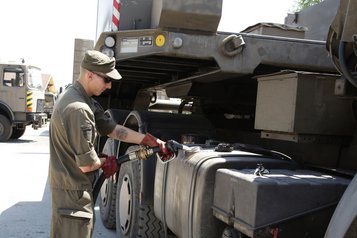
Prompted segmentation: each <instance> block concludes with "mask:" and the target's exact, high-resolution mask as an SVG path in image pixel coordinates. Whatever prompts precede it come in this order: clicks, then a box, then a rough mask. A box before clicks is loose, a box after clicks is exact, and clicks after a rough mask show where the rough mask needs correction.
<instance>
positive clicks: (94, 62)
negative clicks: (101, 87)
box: [81, 50, 121, 80]
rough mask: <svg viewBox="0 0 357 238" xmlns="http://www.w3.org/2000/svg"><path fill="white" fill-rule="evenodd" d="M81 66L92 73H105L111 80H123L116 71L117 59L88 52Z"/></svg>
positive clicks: (94, 51) (91, 51) (95, 52)
mask: <svg viewBox="0 0 357 238" xmlns="http://www.w3.org/2000/svg"><path fill="white" fill-rule="evenodd" d="M81 66H82V68H84V69H87V70H89V71H92V72H98V73H103V74H105V75H106V76H108V77H109V78H111V79H115V80H118V79H121V75H120V74H119V72H118V71H117V70H116V69H115V59H114V58H109V57H108V56H107V55H105V54H103V53H101V52H99V51H96V50H88V51H87V52H86V53H85V55H84V58H83V60H82V64H81Z"/></svg>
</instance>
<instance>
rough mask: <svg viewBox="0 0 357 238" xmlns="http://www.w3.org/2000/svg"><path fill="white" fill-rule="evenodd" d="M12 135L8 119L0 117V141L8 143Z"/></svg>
mask: <svg viewBox="0 0 357 238" xmlns="http://www.w3.org/2000/svg"><path fill="white" fill-rule="evenodd" d="M11 134H12V127H11V123H10V121H9V119H7V117H5V116H4V115H0V141H8V140H9V139H10V136H11Z"/></svg>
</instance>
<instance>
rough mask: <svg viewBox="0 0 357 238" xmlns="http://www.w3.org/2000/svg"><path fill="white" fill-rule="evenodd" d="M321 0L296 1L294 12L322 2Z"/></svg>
mask: <svg viewBox="0 0 357 238" xmlns="http://www.w3.org/2000/svg"><path fill="white" fill-rule="evenodd" d="M322 1H323V0H297V7H296V11H301V10H303V9H305V8H308V7H310V6H312V5H315V4H317V3H320V2H322Z"/></svg>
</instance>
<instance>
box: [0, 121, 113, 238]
mask: <svg viewBox="0 0 357 238" xmlns="http://www.w3.org/2000/svg"><path fill="white" fill-rule="evenodd" d="M48 142H49V139H48V125H47V126H45V127H43V128H39V129H37V130H33V129H32V128H31V126H28V127H27V128H26V132H25V134H24V135H23V136H22V137H21V138H20V139H18V140H11V141H9V142H3V143H0V153H1V155H0V164H1V168H2V169H1V173H0V188H1V192H0V194H1V195H0V238H32V237H34V238H48V237H49V233H50V223H51V193H50V190H49V187H48V181H47V177H48V176H47V174H48V162H49V145H48ZM95 211H96V224H95V228H94V234H93V238H114V237H116V232H115V231H113V230H108V229H107V228H105V227H104V226H103V224H102V222H101V219H100V215H99V207H98V206H96V207H95Z"/></svg>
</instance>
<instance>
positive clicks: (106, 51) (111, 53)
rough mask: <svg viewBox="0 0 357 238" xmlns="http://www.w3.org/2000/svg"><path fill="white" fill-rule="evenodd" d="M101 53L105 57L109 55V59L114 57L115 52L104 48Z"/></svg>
mask: <svg viewBox="0 0 357 238" xmlns="http://www.w3.org/2000/svg"><path fill="white" fill-rule="evenodd" d="M101 52H102V53H103V54H105V55H107V56H108V57H110V58H111V57H114V50H113V49H110V48H107V47H103V48H102V50H101Z"/></svg>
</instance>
